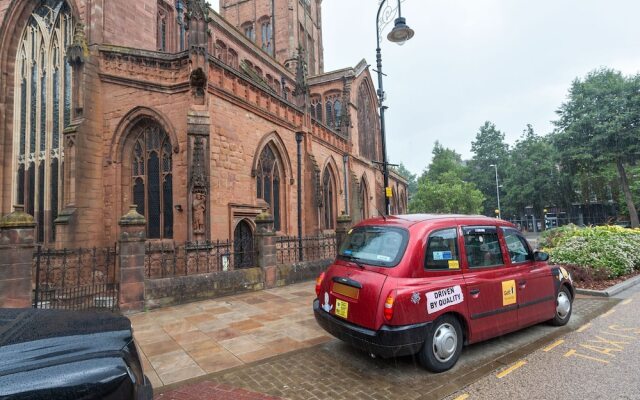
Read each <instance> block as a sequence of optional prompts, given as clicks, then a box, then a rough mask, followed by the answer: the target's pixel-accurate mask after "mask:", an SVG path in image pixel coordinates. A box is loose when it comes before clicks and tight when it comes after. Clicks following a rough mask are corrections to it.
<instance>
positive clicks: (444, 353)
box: [418, 315, 463, 372]
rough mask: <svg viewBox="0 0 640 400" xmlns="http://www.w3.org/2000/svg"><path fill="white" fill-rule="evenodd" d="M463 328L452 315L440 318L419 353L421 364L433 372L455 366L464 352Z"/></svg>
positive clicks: (432, 327)
mask: <svg viewBox="0 0 640 400" xmlns="http://www.w3.org/2000/svg"><path fill="white" fill-rule="evenodd" d="M462 342H463V337H462V328H461V327H460V322H458V319H457V318H455V317H454V316H452V315H443V316H441V317H440V318H438V319H437V320H436V321H435V322H434V323H433V325H432V326H431V329H430V330H429V333H428V334H427V337H426V339H425V341H424V345H423V346H422V349H421V350H420V353H418V358H419V360H420V364H422V365H423V366H424V367H425V368H426V369H428V370H429V371H432V372H444V371H446V370H448V369H450V368H451V367H453V366H454V365H455V364H456V362H457V361H458V358H459V357H460V353H461V352H462Z"/></svg>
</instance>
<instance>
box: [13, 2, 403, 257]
mask: <svg viewBox="0 0 640 400" xmlns="http://www.w3.org/2000/svg"><path fill="white" fill-rule="evenodd" d="M321 3H322V0H220V4H219V12H215V11H214V10H212V9H211V8H210V7H209V6H208V4H207V3H206V2H205V1H204V0H136V1H131V0H0V176H1V185H0V212H1V213H2V215H6V214H9V213H10V212H12V211H13V209H14V208H15V207H24V210H25V211H26V212H27V213H29V214H31V215H32V216H33V217H34V219H35V222H36V230H35V232H36V233H35V234H36V241H37V242H38V243H40V244H43V245H44V246H47V247H52V248H54V247H55V248H63V247H67V248H71V247H79V246H82V247H89V246H108V245H110V244H113V243H114V242H115V241H116V240H117V238H118V235H119V233H120V226H119V225H118V221H119V220H120V218H121V217H122V216H123V215H124V214H126V213H127V211H128V210H129V208H130V205H135V208H136V210H137V211H138V213H140V214H142V215H143V216H144V217H145V219H146V237H147V240H149V241H154V240H157V241H167V242H175V243H185V242H192V241H203V240H234V238H240V237H251V236H252V234H253V233H254V232H255V229H256V225H255V219H256V217H257V216H258V215H259V214H261V213H263V212H265V211H268V212H269V213H270V214H271V215H272V216H273V219H274V229H275V231H276V234H277V235H281V236H296V235H298V234H299V233H301V234H302V235H305V236H307V235H318V234H326V233H330V232H333V231H334V230H335V228H336V221H337V219H338V217H339V216H341V215H343V214H346V215H349V216H350V217H351V220H352V222H353V223H356V222H357V221H359V220H361V219H363V218H367V217H371V216H376V215H379V213H381V212H382V210H384V207H385V206H384V198H383V196H384V193H385V190H384V187H383V175H382V172H381V168H380V162H381V161H382V159H383V157H382V148H381V136H380V120H379V116H378V99H377V97H376V90H375V88H374V85H373V81H372V78H371V72H370V69H369V65H368V64H367V63H366V62H365V60H364V59H363V60H362V61H360V62H359V63H358V64H357V65H355V66H353V67H346V68H343V69H339V70H335V71H325V68H324V60H323V52H324V45H325V43H324V42H323V40H322V18H321ZM373 6H375V5H373ZM327 45H338V44H337V43H335V44H332V43H327ZM371 50H372V51H371V53H373V50H374V49H373V46H372V49H371ZM362 56H364V54H363V55H362ZM354 61H355V60H354ZM390 187H391V193H392V197H391V205H392V206H391V210H392V213H404V212H406V210H407V185H406V181H405V180H404V179H403V178H402V177H400V176H398V175H396V174H395V173H393V172H392V173H391V177H390ZM299 227H301V228H302V231H301V232H299Z"/></svg>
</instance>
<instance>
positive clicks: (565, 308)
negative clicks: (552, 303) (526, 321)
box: [549, 285, 573, 326]
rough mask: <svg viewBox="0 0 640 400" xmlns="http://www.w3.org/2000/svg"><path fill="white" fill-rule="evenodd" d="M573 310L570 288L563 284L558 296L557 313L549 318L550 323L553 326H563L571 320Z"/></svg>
mask: <svg viewBox="0 0 640 400" xmlns="http://www.w3.org/2000/svg"><path fill="white" fill-rule="evenodd" d="M572 311H573V299H572V298H571V292H570V291H569V289H568V288H567V287H566V286H564V285H562V286H561V287H560V290H558V294H557V296H556V313H555V316H554V317H553V318H552V319H550V320H549V324H550V325H553V326H563V325H566V324H567V322H569V319H570V318H571V312H572Z"/></svg>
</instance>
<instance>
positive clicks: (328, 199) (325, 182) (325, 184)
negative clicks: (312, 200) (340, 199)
mask: <svg viewBox="0 0 640 400" xmlns="http://www.w3.org/2000/svg"><path fill="white" fill-rule="evenodd" d="M334 188H335V186H334V179H333V175H332V174H331V171H330V170H329V168H325V170H324V174H323V175H322V195H323V198H322V200H323V202H322V204H323V206H324V229H333V227H334V223H333V221H334V220H335V189H334Z"/></svg>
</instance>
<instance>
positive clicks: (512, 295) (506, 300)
mask: <svg viewBox="0 0 640 400" xmlns="http://www.w3.org/2000/svg"><path fill="white" fill-rule="evenodd" d="M511 304H516V281H514V280H513V279H512V280H510V281H504V282H502V305H503V306H508V305H511Z"/></svg>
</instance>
